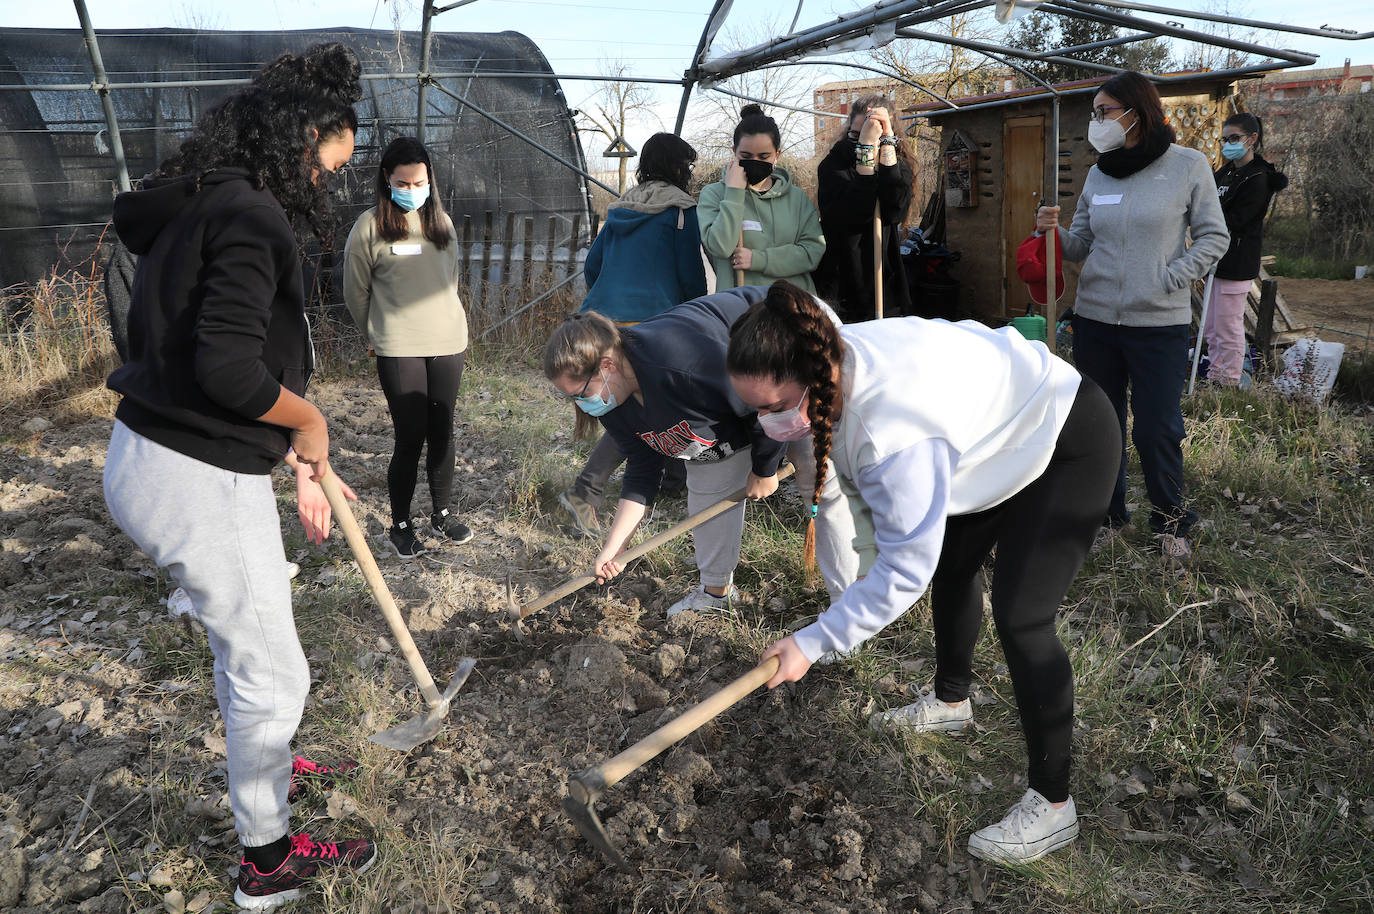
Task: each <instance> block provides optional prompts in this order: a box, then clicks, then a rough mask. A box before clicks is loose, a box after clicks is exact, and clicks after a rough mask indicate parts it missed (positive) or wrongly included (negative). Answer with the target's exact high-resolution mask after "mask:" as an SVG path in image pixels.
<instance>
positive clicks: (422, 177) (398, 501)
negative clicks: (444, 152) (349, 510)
mask: <svg viewBox="0 0 1374 914" xmlns="http://www.w3.org/2000/svg"><path fill="white" fill-rule="evenodd" d="M457 241H458V239H457V235H456V234H455V233H454V230H453V221H452V220H451V219H449V217H448V214H447V213H445V212H444V207H443V204H441V203H440V202H439V194H438V192H437V191H436V190H435V189H434V169H433V167H431V165H430V161H429V151H428V150H426V149H425V146H424V144H423V143H421V142H420V141H419V140H417V139H415V137H410V136H403V137H397V138H396V139H394V140H392V141H391V142H390V143H389V144H387V147H386V149H384V150H383V151H382V160H381V162H380V164H379V165H378V166H377V204H376V205H375V206H373V207H371V208H370V209H368V210H366V211H364V212H363V214H362V215H361V216H359V217H358V221H357V222H356V223H354V225H353V231H352V232H351V233H349V236H348V244H347V245H346V246H345V248H344V271H343V275H344V301H345V302H346V303H347V304H348V310H349V313H351V314H352V315H353V321H354V323H356V324H357V325H358V327H359V328H360V329H361V330H362V331H363V334H364V335H365V336H366V337H367V342H368V346H369V347H370V348H371V349H372V351H373V352H374V353H375V354H376V356H377V377H378V379H379V380H380V381H381V385H382V392H383V393H385V394H386V405H387V409H388V410H389V411H390V413H391V424H392V428H393V431H394V433H395V441H396V445H395V448H394V449H393V450H392V454H391V463H390V464H389V465H388V466H387V471H386V486H387V491H388V492H389V494H390V496H391V529H390V530H388V531H387V542H388V543H389V544H390V545H391V548H392V549H394V550H395V551H396V554H397V555H398V556H400V557H401V558H403V559H408V558H414V557H415V556H418V555H421V554H423V553H424V552H425V546H424V544H423V542H422V541H421V540H420V538H419V537H418V536H417V535H416V533H415V528H414V527H413V526H412V523H411V517H410V508H411V502H412V501H413V499H414V497H415V480H416V477H417V476H418V475H419V471H420V451H421V449H423V448H425V447H426V445H428V451H427V454H426V458H425V470H426V471H427V475H428V478H429V497H430V500H431V503H432V505H433V511H431V512H430V515H429V518H430V524H431V526H432V528H433V530H434V533H435V535H437V536H439V537H441V538H442V539H445V540H448V541H449V542H451V543H455V544H459V543H466V542H467V541H468V540H470V539H472V530H471V529H469V528H468V526H467V524H464V523H463V522H462V521H460V520H458V518H457V516H455V515H454V514H453V513H452V510H451V509H452V507H453V462H454V443H453V410H454V405H455V404H456V403H457V400H458V387H459V385H460V384H461V383H462V380H463V363H464V361H465V360H466V357H467V350H468V318H467V313H466V312H465V311H464V310H463V303H462V301H460V300H459V298H458V243H457Z"/></svg>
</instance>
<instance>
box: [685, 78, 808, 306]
mask: <svg viewBox="0 0 1374 914" xmlns="http://www.w3.org/2000/svg"><path fill="white" fill-rule="evenodd" d="M781 145H782V135H781V134H780V133H779V131H778V124H777V122H776V121H774V120H773V119H772V118H771V117H768V116H767V115H766V114H764V113H763V109H762V108H760V107H759V106H758V105H745V106H744V107H743V108H741V109H740V122H739V126H737V127H736V128H735V135H734V146H733V151H734V154H735V160H734V161H733V162H731V163H730V164H729V165H727V166H726V167H725V175H724V177H722V179H721V180H719V181H717V182H716V183H714V184H708V185H707V186H706V187H705V188H704V189H703V190H702V192H701V200H700V201H698V203H697V218H698V219H699V220H700V222H701V244H702V247H704V248H705V249H706V253H707V254H709V255H711V266H712V267H713V268H714V269H715V271H716V289H718V290H719V289H730V288H734V287H735V286H736V285H746V286H766V285H770V284H772V283H773V282H775V281H776V280H779V279H785V280H787V281H788V282H790V283H792V284H793V285H797V286H801V287H802V288H803V289H805V290H806V291H808V292H811V293H813V294H814V293H815V291H816V287H815V285H814V284H812V282H811V271H812V270H814V269H815V268H816V265H817V264H819V263H820V262H821V255H822V254H824V253H825V236H824V235H822V234H821V219H820V216H819V215H818V214H817V213H816V207H815V206H814V205H813V204H812V203H811V201H810V200H809V199H808V198H807V196H806V194H804V193H802V191H801V189H800V188H798V187H797V186H796V185H794V184H793V183H792V176H791V175H790V174H788V173H787V170H786V169H784V168H779V167H777V161H778V149H779V147H780V146H781ZM741 274H742V275H743V282H742V283H737V282H736V277H738V276H740V275H741Z"/></svg>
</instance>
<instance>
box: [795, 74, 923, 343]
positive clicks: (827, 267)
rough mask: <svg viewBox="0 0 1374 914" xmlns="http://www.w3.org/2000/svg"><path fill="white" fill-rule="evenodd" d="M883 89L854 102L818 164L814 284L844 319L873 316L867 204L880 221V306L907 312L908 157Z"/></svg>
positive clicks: (889, 311)
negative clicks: (819, 239)
mask: <svg viewBox="0 0 1374 914" xmlns="http://www.w3.org/2000/svg"><path fill="white" fill-rule="evenodd" d="M892 111H893V105H892V103H891V102H890V101H888V100H887V99H886V98H884V97H883V96H881V95H870V96H867V97H865V98H861V99H859V100H857V101H856V102H854V105H853V107H852V108H851V109H850V115H849V125H848V129H847V130H846V132H845V135H844V136H843V137H841V138H840V139H839V140H838V141H837V142H836V143H835V145H834V146H832V147H830V152H829V153H827V154H826V156H825V158H824V159H822V160H821V164H820V165H819V166H818V167H817V168H816V179H817V190H816V196H817V199H818V200H819V202H820V211H821V228H822V230H823V231H824V232H825V255H824V256H823V257H822V258H821V263H820V266H819V267H818V268H817V269H816V276H815V282H816V289H817V292H818V294H819V295H820V297H821V298H822V299H824V300H825V301H827V302H829V303H830V304H831V305H832V306H833V307H834V308H835V310H836V311H837V312H839V315H840V317H841V318H842V319H843V320H844V321H845V322H846V323H849V322H852V321H859V320H868V319H869V318H871V317H873V316H874V295H873V211H874V204H875V202H876V203H877V205H878V208H879V212H880V214H881V221H882V225H883V311H884V313H886V314H889V315H891V314H909V313H911V293H910V291H909V290H908V288H907V281H906V269H905V267H904V266H903V265H902V251H901V225H902V223H903V222H904V221H906V217H907V211H908V210H909V209H910V208H911V175H912V168H911V157H910V155H909V154H908V152H907V150H906V147H905V146H904V145H903V143H902V141H901V139H900V138H899V137H898V136H897V135H896V130H895V128H894V127H893V123H892V113H891V112H892Z"/></svg>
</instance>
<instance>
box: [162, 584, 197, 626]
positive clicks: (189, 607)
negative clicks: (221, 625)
mask: <svg viewBox="0 0 1374 914" xmlns="http://www.w3.org/2000/svg"><path fill="white" fill-rule="evenodd" d="M167 615H169V616H171V617H172V618H173V619H180V618H181V617H182V616H190V617H191V618H192V619H196V621H200V620H199V619H198V617H197V616H196V605H195V604H194V603H192V602H191V595H190V594H189V593H187V592H186V591H185V590H183V589H181V588H180V587H178V588H177V589H176V590H174V591H172V593H171V595H170V596H169V597H167Z"/></svg>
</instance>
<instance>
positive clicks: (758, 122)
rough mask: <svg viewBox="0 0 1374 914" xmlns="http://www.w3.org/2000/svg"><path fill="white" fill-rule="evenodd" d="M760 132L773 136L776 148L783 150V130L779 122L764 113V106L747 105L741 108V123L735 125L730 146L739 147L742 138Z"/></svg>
mask: <svg viewBox="0 0 1374 914" xmlns="http://www.w3.org/2000/svg"><path fill="white" fill-rule="evenodd" d="M760 133H762V134H766V135H767V136H769V137H771V138H772V140H773V148H774V149H776V150H778V151H781V150H782V131H780V130H778V122H777V121H775V120H773V119H772V118H771V117H769V116H768V115H766V114H764V113H763V108H761V107H759V106H758V105H745V106H744V107H743V108H741V109H739V124H738V125H736V127H735V134H734V138H733V139H732V140H731V142H730V148H732V149H738V148H739V141H740V140H741V139H743V138H744V137H746V136H754V135H755V134H760Z"/></svg>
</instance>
